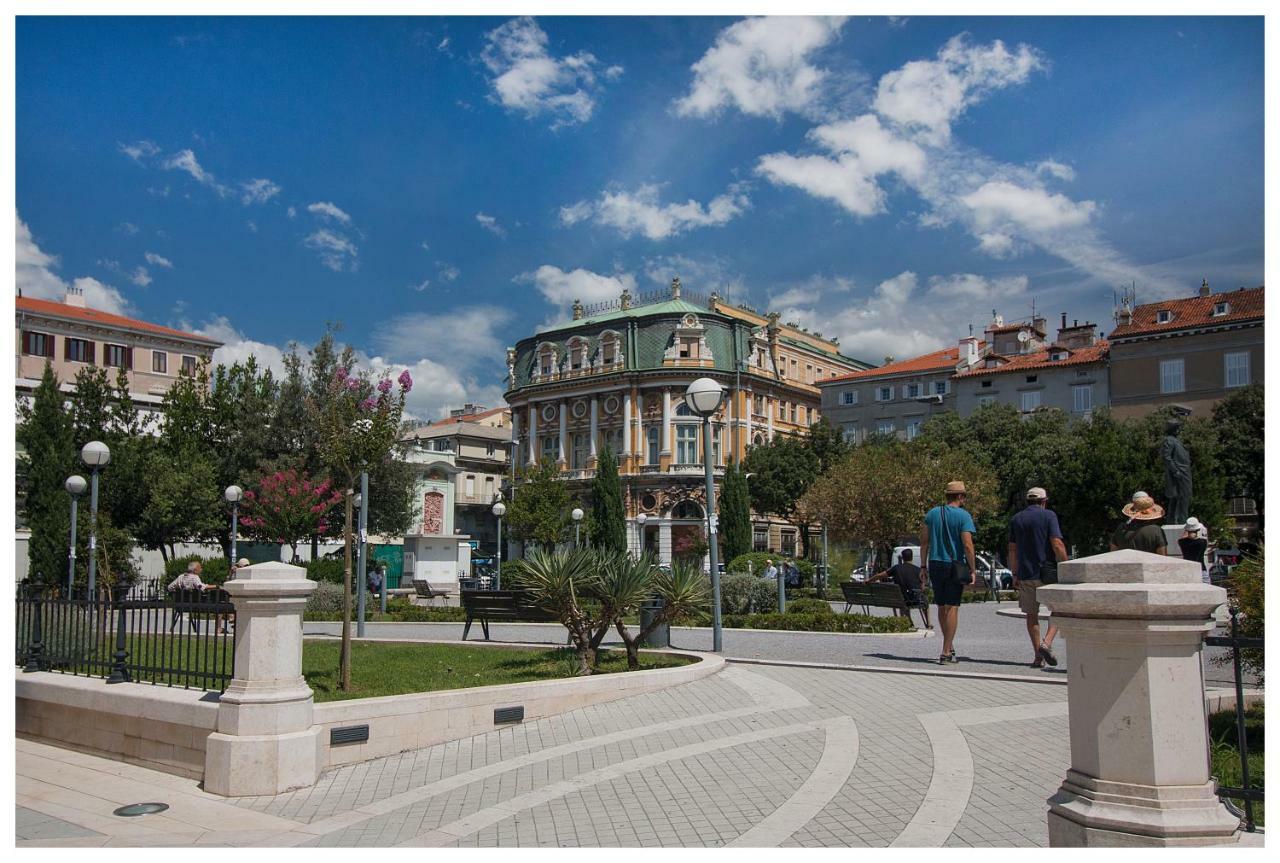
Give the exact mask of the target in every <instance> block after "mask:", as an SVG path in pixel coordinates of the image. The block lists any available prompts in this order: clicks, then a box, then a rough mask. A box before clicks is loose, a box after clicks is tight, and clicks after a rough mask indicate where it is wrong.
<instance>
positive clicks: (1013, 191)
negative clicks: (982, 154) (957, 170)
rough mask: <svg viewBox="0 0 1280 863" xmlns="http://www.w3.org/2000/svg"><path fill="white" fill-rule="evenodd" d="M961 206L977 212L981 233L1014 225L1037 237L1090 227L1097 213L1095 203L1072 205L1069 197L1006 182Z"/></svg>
mask: <svg viewBox="0 0 1280 863" xmlns="http://www.w3.org/2000/svg"><path fill="white" fill-rule="evenodd" d="M960 202H961V203H963V204H964V205H965V206H967V207H968V208H969V209H971V210H972V211H973V217H974V222H975V223H976V224H977V226H978V228H979V229H980V230H989V229H992V228H1000V227H1002V226H1005V225H1012V226H1014V227H1017V228H1024V229H1026V230H1028V231H1031V232H1036V233H1039V232H1047V231H1058V230H1062V229H1064V228H1077V227H1080V226H1082V225H1086V224H1088V222H1089V219H1090V217H1091V216H1092V215H1093V213H1094V210H1096V209H1097V205H1096V204H1095V203H1094V202H1093V201H1072V200H1071V199H1070V198H1068V197H1067V196H1066V195H1059V194H1055V193H1052V192H1046V191H1045V190H1044V189H1036V188H1024V187H1022V186H1019V185H1016V184H1014V183H1010V182H1006V181H1003V180H993V181H990V182H987V183H984V184H983V185H982V186H980V187H979V188H978V189H976V190H975V191H973V192H971V193H970V194H968V195H965V196H964V197H962V198H961V199H960Z"/></svg>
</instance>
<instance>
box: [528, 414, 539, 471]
mask: <svg viewBox="0 0 1280 863" xmlns="http://www.w3.org/2000/svg"><path fill="white" fill-rule="evenodd" d="M537 463H538V406H537V405H535V404H534V403H533V402H529V464H531V465H534V464H537Z"/></svg>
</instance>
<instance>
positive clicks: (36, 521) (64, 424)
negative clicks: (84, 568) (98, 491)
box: [17, 363, 76, 584]
mask: <svg viewBox="0 0 1280 863" xmlns="http://www.w3.org/2000/svg"><path fill="white" fill-rule="evenodd" d="M20 419H21V423H20V425H19V426H18V429H17V442H18V444H19V445H20V446H21V447H22V448H23V450H24V452H23V454H22V455H20V456H19V459H20V460H22V461H25V467H26V471H25V474H26V488H25V492H26V500H25V506H24V507H23V508H24V510H25V512H26V516H27V526H28V527H30V528H31V542H30V544H29V545H28V547H27V562H28V570H27V572H26V573H24V575H26V576H28V577H29V578H31V579H33V580H34V579H35V577H36V575H37V574H42V575H43V576H44V580H45V582H46V583H53V584H59V583H63V582H64V581H65V579H66V572H67V562H68V557H67V542H68V539H69V531H70V529H71V514H70V499H69V498H68V497H67V493H66V491H65V490H64V487H63V483H65V482H66V480H67V477H69V476H70V475H71V474H72V473H73V472H74V471H75V468H76V451H75V446H74V444H73V442H72V431H71V419H70V416H69V414H68V412H67V411H66V410H65V409H64V407H63V396H62V392H61V390H60V389H59V388H58V377H57V375H55V374H54V373H53V367H52V366H51V365H50V364H49V363H45V366H44V375H43V377H41V379H40V385H39V386H38V387H36V390H35V394H34V398H33V399H32V401H31V402H29V403H24V404H23V405H22V407H21V409H20Z"/></svg>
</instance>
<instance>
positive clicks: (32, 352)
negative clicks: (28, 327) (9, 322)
mask: <svg viewBox="0 0 1280 863" xmlns="http://www.w3.org/2000/svg"><path fill="white" fill-rule="evenodd" d="M22 352H23V353H24V354H26V355H27V356H32V357H49V358H52V357H53V336H51V335H49V334H48V333H32V332H24V333H23V334H22Z"/></svg>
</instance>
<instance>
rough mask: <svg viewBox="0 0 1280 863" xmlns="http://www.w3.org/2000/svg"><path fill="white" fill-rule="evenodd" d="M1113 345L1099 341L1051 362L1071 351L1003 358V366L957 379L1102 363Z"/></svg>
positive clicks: (1039, 352) (970, 372)
mask: <svg viewBox="0 0 1280 863" xmlns="http://www.w3.org/2000/svg"><path fill="white" fill-rule="evenodd" d="M1110 349H1111V345H1110V344H1109V343H1108V342H1107V341H1106V340H1105V339H1099V340H1098V341H1097V342H1095V343H1094V344H1092V345H1090V346H1089V347H1087V348H1075V349H1074V350H1070V355H1069V356H1068V357H1067V358H1066V359H1065V360H1051V359H1049V354H1050V353H1054V352H1057V351H1063V350H1069V349H1068V348H1063V347H1058V346H1054V347H1052V348H1047V349H1045V350H1043V351H1036V352H1035V353H1034V354H1021V355H1019V356H1013V357H1003V359H1005V360H1007V362H1005V363H1004V364H1003V365H1000V366H996V367H995V368H990V369H987V368H977V369H973V370H972V371H967V372H961V373H959V374H957V375H956V377H957V378H973V377H984V376H987V375H1003V374H1009V373H1010V372H1027V371H1032V370H1034V369H1047V368H1058V367H1060V366H1079V365H1084V364H1086V363H1096V362H1101V361H1102V360H1103V359H1105V358H1106V356H1107V352H1108V351H1110Z"/></svg>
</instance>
